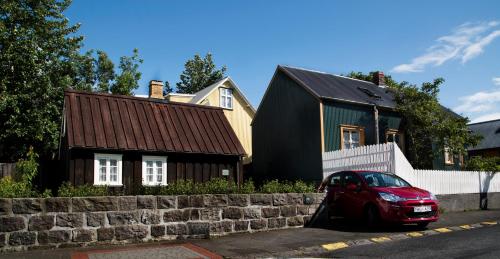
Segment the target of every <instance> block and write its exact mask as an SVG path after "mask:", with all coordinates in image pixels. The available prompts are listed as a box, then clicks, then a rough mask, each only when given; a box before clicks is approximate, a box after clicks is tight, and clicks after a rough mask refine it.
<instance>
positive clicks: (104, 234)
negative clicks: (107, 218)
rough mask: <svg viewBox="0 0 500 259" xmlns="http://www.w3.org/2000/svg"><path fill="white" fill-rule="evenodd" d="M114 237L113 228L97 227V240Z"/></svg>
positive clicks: (106, 239) (107, 239) (108, 239)
mask: <svg viewBox="0 0 500 259" xmlns="http://www.w3.org/2000/svg"><path fill="white" fill-rule="evenodd" d="M114 237H115V229H114V228H98V229H97V240H99V241H110V240H113V238H114Z"/></svg>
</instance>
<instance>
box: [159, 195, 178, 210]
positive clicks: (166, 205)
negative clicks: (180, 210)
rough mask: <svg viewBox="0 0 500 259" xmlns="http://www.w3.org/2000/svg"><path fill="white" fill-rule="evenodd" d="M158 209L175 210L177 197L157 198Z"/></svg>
mask: <svg viewBox="0 0 500 259" xmlns="http://www.w3.org/2000/svg"><path fill="white" fill-rule="evenodd" d="M157 199H158V200H157V205H158V209H175V208H177V196H158V197H157Z"/></svg>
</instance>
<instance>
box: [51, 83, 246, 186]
mask: <svg viewBox="0 0 500 259" xmlns="http://www.w3.org/2000/svg"><path fill="white" fill-rule="evenodd" d="M64 98H65V99H64V120H63V121H64V123H63V131H62V141H61V152H60V153H61V160H62V161H63V163H64V168H65V175H64V177H63V178H64V179H63V180H66V181H70V182H71V183H73V184H74V185H81V184H93V185H107V186H114V187H120V188H122V189H123V190H124V191H125V192H126V193H130V192H131V190H132V188H133V187H135V186H139V185H167V184H169V183H172V182H175V181H177V180H180V179H182V180H185V179H192V180H193V181H195V182H204V181H207V180H209V179H211V178H214V177H227V178H228V179H230V180H234V181H237V182H240V181H241V180H242V169H241V168H242V164H241V159H242V156H243V155H244V150H243V147H242V146H241V144H240V142H239V141H238V138H237V137H236V135H235V133H234V131H233V130H232V128H231V126H230V125H229V122H228V121H227V119H226V117H225V116H224V114H223V111H222V109H220V108H216V107H209V106H201V105H194V104H185V103H174V102H167V101H166V100H162V99H154V98H141V97H131V96H120V95H110V94H102V93H89V92H81V91H73V90H68V91H66V92H65V96H64Z"/></svg>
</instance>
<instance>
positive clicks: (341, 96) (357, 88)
mask: <svg viewBox="0 0 500 259" xmlns="http://www.w3.org/2000/svg"><path fill="white" fill-rule="evenodd" d="M279 68H280V69H282V70H283V71H284V72H285V73H287V74H288V75H289V76H291V77H292V78H294V79H295V80H296V81H298V82H299V83H301V84H302V85H303V86H304V87H306V88H308V89H309V91H310V92H312V93H313V94H314V95H316V97H318V98H325V99H336V100H341V101H350V102H356V103H362V104H375V105H377V106H383V107H388V108H395V107H396V103H395V102H394V95H393V94H392V92H390V90H389V89H388V88H383V87H380V86H378V85H376V84H374V83H372V82H367V81H363V80H357V79H352V78H348V77H343V76H338V75H333V74H328V73H323V72H318V71H312V70H306V69H302V68H293V67H288V66H279Z"/></svg>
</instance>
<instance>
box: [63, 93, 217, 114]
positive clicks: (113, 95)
mask: <svg viewBox="0 0 500 259" xmlns="http://www.w3.org/2000/svg"><path fill="white" fill-rule="evenodd" d="M64 93H65V94H66V93H76V94H83V95H94V96H103V97H108V98H116V99H129V100H135V101H140V102H152V103H157V104H165V105H169V104H170V105H179V106H191V107H197V108H202V109H214V110H222V108H220V107H216V106H207V105H201V104H194V103H183V102H172V101H166V100H165V99H152V98H144V97H136V96H129V95H121V94H110V93H96V92H87V91H81V90H75V89H66V90H64Z"/></svg>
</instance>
